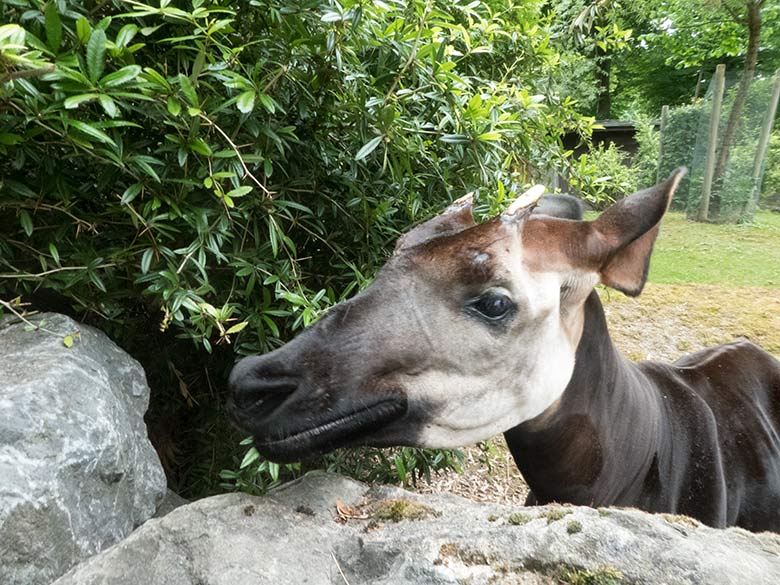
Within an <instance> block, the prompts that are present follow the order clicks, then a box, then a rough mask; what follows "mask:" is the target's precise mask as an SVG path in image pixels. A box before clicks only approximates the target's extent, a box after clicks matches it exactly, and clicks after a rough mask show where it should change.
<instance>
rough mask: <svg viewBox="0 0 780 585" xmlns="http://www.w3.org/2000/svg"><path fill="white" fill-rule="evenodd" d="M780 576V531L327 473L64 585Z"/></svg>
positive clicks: (126, 552) (214, 510)
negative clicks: (507, 499) (404, 486)
mask: <svg viewBox="0 0 780 585" xmlns="http://www.w3.org/2000/svg"><path fill="white" fill-rule="evenodd" d="M388 509H391V510H392V511H393V512H392V514H380V513H379V511H381V510H388ZM421 510H423V511H424V513H421ZM405 511H408V514H407V513H406V512H405ZM379 516H381V517H383V518H385V520H382V521H378V520H377V517H379ZM510 517H511V518H512V520H511V521H510ZM778 582H780V536H778V535H775V534H752V533H749V532H745V531H744V530H741V529H735V528H732V529H727V530H716V529H712V528H708V527H705V526H702V525H701V524H699V523H698V522H696V521H695V520H691V519H689V518H685V517H678V516H663V515H651V514H646V513H644V512H639V511H636V510H623V509H609V510H594V509H592V508H580V507H568V506H567V507H563V506H546V507H538V508H519V509H518V508H512V507H508V506H501V505H492V504H477V503H474V502H471V501H468V500H464V499H462V498H459V497H457V496H451V495H442V494H439V495H426V496H421V495H417V494H412V493H409V492H405V491H403V490H400V489H397V488H388V487H381V488H369V487H368V486H365V485H363V484H361V483H358V482H355V481H353V480H350V479H346V478H343V477H340V476H335V475H327V474H321V473H320V474H310V475H307V476H305V477H304V478H302V479H301V480H299V481H297V482H294V483H292V484H288V485H287V486H283V487H282V488H279V489H277V490H275V491H273V492H271V493H270V494H269V495H268V496H266V497H262V498H258V497H252V496H248V495H244V494H229V495H222V496H215V497H211V498H206V499H203V500H200V501H197V502H194V503H191V504H189V505H187V506H184V507H181V508H178V509H176V510H174V511H173V512H171V513H170V514H168V515H167V516H165V517H164V518H161V519H155V520H151V521H149V522H147V523H146V524H144V525H143V526H142V527H141V528H139V529H138V530H136V531H135V532H134V533H133V534H131V535H130V536H129V537H128V538H127V539H125V540H123V541H122V542H120V543H119V544H117V545H115V546H114V547H112V548H111V549H109V550H107V551H105V552H103V553H101V554H100V555H97V556H94V557H92V558H90V559H88V560H87V561H85V562H84V563H82V564H81V565H79V566H77V567H75V568H74V569H73V570H71V571H70V572H69V573H68V574H66V575H64V576H63V577H62V578H60V579H59V580H58V581H56V583H55V585H104V584H111V585H136V584H137V583H144V584H145V585H193V584H199V585H264V584H269V585H271V584H273V585H285V584H289V585H300V584H303V583H306V584H308V585H319V584H323V585H324V584H329V585H330V584H341V585H344V584H346V583H349V584H351V585H363V584H372V585H391V584H392V585H411V584H420V585H422V584H426V585H429V584H441V585H443V584H455V583H464V584H465V583H468V584H471V585H479V584H488V583H491V584H503V585H510V584H512V585H519V584H526V585H552V584H554V583H580V584H586V583H587V584H591V585H612V584H617V583H637V584H650V583H652V584H662V583H663V584H666V585H678V584H681V585H682V584H691V585H693V584H701V583H707V584H708V585H717V584H732V585H733V584H741V583H744V584H746V585H748V584H749V585H763V584H766V585H770V584H771V585H775V584H776V583H778Z"/></svg>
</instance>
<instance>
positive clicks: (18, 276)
mask: <svg viewBox="0 0 780 585" xmlns="http://www.w3.org/2000/svg"><path fill="white" fill-rule="evenodd" d="M112 266H116V264H113V263H111V264H101V265H99V266H95V267H94V268H92V270H97V269H98V268H111V267H112ZM66 270H90V267H89V266H61V267H60V268H52V269H51V270H47V271H45V272H39V273H38V274H29V273H26V274H0V278H15V279H17V280H22V279H24V278H43V277H44V276H48V275H49V274H55V273H57V272H64V271H66Z"/></svg>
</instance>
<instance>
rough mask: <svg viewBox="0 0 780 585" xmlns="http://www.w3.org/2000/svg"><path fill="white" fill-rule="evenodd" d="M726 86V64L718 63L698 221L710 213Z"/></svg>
mask: <svg viewBox="0 0 780 585" xmlns="http://www.w3.org/2000/svg"><path fill="white" fill-rule="evenodd" d="M725 87H726V66H725V65H722V64H721V65H718V67H717V68H716V69H715V87H714V89H713V91H712V112H711V113H710V129H709V135H708V136H707V158H706V159H705V161H704V184H703V185H702V187H701V201H700V202H699V214H698V216H697V217H696V219H697V220H698V221H707V219H708V217H709V215H710V193H711V191H712V178H713V175H714V174H715V159H716V153H717V149H718V125H719V124H720V109H721V105H722V104H723V90H724V89H725Z"/></svg>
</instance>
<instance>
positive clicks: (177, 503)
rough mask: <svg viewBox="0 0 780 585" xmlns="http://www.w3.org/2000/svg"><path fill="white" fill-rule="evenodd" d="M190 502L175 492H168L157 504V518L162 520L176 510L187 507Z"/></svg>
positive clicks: (155, 515) (155, 514)
mask: <svg viewBox="0 0 780 585" xmlns="http://www.w3.org/2000/svg"><path fill="white" fill-rule="evenodd" d="M189 503H190V501H189V500H187V499H185V498H182V497H181V496H180V495H179V494H177V493H176V492H175V491H173V490H166V493H165V497H164V498H163V499H162V501H161V502H160V503H159V504H157V511H156V512H155V513H154V517H155V518H162V517H163V516H165V515H166V514H170V513H171V512H173V511H174V510H175V509H176V508H181V507H182V506H186V505H187V504H189Z"/></svg>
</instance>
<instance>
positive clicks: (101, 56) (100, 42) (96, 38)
mask: <svg viewBox="0 0 780 585" xmlns="http://www.w3.org/2000/svg"><path fill="white" fill-rule="evenodd" d="M105 66H106V33H105V32H104V31H103V30H102V29H99V28H96V29H95V30H93V31H92V35H90V37H89V43H87V74H88V75H89V80H90V81H91V82H92V83H97V80H98V79H100V76H101V75H103V69H104V68H105Z"/></svg>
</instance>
